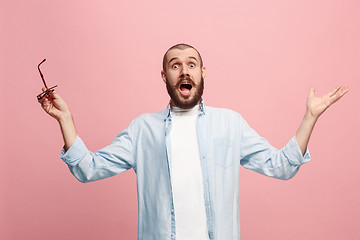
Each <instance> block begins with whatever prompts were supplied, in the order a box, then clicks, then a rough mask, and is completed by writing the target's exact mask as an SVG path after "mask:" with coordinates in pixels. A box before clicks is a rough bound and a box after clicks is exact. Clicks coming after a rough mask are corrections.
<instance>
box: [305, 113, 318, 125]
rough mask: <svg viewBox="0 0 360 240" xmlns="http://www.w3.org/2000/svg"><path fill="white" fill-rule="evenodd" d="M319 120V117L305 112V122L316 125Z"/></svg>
mask: <svg viewBox="0 0 360 240" xmlns="http://www.w3.org/2000/svg"><path fill="white" fill-rule="evenodd" d="M318 118H319V116H315V115H313V114H312V113H311V112H310V111H306V112H305V116H304V121H306V122H311V123H316V121H317V120H318Z"/></svg>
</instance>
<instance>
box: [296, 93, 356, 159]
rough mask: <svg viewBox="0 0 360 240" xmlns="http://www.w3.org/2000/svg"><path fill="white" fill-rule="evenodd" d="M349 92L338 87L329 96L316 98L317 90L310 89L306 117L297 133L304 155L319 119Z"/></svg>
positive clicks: (297, 139)
mask: <svg viewBox="0 0 360 240" xmlns="http://www.w3.org/2000/svg"><path fill="white" fill-rule="evenodd" d="M348 91H349V88H348V87H342V86H338V87H336V88H335V89H334V90H333V91H331V92H329V93H328V94H326V95H324V96H322V97H316V96H315V89H314V88H313V87H312V88H310V93H309V96H308V99H307V102H306V113H305V117H304V119H303V121H302V122H301V124H300V127H299V129H298V130H297V132H296V141H297V143H298V145H299V147H300V149H301V152H302V154H305V152H306V148H307V145H308V143H309V140H310V136H311V133H312V130H313V128H314V126H315V123H316V121H317V119H318V118H319V117H320V115H321V114H322V113H323V112H325V110H326V109H327V108H328V107H330V106H331V105H332V104H333V103H335V102H336V101H338V100H339V99H340V98H341V97H342V96H344V95H345V93H347V92H348Z"/></svg>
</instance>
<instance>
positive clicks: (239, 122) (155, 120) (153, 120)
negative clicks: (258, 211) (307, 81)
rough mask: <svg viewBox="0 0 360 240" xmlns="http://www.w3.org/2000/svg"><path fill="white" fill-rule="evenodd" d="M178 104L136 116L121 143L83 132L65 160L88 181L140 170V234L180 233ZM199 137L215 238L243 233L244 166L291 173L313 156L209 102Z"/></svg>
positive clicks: (150, 239) (153, 239)
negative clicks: (91, 146) (273, 141)
mask: <svg viewBox="0 0 360 240" xmlns="http://www.w3.org/2000/svg"><path fill="white" fill-rule="evenodd" d="M170 128H171V110H170V106H168V107H167V109H166V110H163V111H161V112H157V113H151V114H143V115H141V116H139V117H138V118H136V119H135V120H133V121H132V122H131V124H130V125H129V126H128V128H127V129H125V130H124V131H122V132H121V133H120V134H119V135H117V136H116V138H115V139H114V140H113V142H112V143H111V144H110V145H109V146H107V147H105V148H103V149H101V150H99V151H97V152H95V153H92V152H90V151H88V150H87V148H86V146H85V145H84V143H83V142H82V140H81V139H80V138H79V137H77V138H76V140H75V142H74V144H73V145H72V146H71V147H70V149H68V151H67V152H66V153H65V151H64V149H63V150H62V152H61V158H62V159H63V160H64V161H65V163H66V164H67V165H68V166H69V169H70V171H71V172H72V174H73V175H74V176H75V177H76V178H77V179H78V180H79V181H81V182H90V181H95V180H99V179H104V178H107V177H111V176H114V175H116V174H119V173H121V172H123V171H126V170H128V169H130V168H132V169H134V171H135V173H136V180H137V193H138V239H141V240H143V239H144V240H163V239H164V240H165V239H166V240H169V239H173V240H174V239H176V229H175V215H174V214H175V211H174V209H173V196H172V188H171V181H170V179H171V143H170V136H169V131H170ZM197 135H198V140H199V152H200V161H201V169H202V178H203V184H204V186H203V187H204V199H205V208H206V216H207V227H208V233H209V239H210V240H214V239H217V240H224V239H226V240H230V239H237V240H238V239H240V220H239V170H240V165H242V166H244V167H245V168H247V169H251V170H253V171H256V172H258V173H261V174H264V175H266V176H270V177H274V178H279V179H284V180H286V179H290V178H292V177H293V176H294V175H295V174H296V173H297V172H298V170H299V167H300V165H301V164H303V163H305V162H308V161H309V160H310V155H309V153H308V151H307V152H306V153H305V154H304V156H303V155H302V153H301V150H300V148H299V147H298V145H297V143H296V139H295V137H293V138H292V139H291V140H290V141H289V142H288V143H287V145H286V146H285V147H283V148H282V149H280V150H278V149H276V148H274V147H273V146H271V145H270V144H269V143H268V141H267V140H265V139H264V138H262V137H260V136H259V135H258V134H257V133H256V132H255V131H254V130H253V129H251V128H250V127H249V125H248V124H247V123H246V122H245V120H244V119H243V118H242V117H241V116H240V114H238V113H236V112H234V111H231V110H228V109H221V108H213V107H208V106H205V105H204V104H203V103H202V104H201V110H200V113H199V117H198V119H197Z"/></svg>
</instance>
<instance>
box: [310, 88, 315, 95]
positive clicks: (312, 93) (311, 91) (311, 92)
mask: <svg viewBox="0 0 360 240" xmlns="http://www.w3.org/2000/svg"><path fill="white" fill-rule="evenodd" d="M314 96H315V88H314V87H310V91H309V97H314Z"/></svg>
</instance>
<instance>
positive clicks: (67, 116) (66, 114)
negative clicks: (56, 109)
mask: <svg viewBox="0 0 360 240" xmlns="http://www.w3.org/2000/svg"><path fill="white" fill-rule="evenodd" d="M57 120H58V122H59V123H60V124H64V123H67V122H72V121H73V119H72V115H71V112H69V111H67V112H64V113H63V114H61V116H60V117H59V118H58V119H57Z"/></svg>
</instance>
